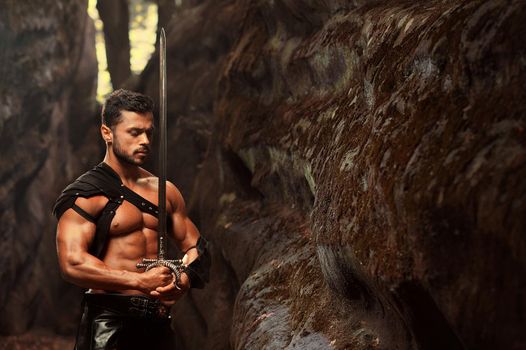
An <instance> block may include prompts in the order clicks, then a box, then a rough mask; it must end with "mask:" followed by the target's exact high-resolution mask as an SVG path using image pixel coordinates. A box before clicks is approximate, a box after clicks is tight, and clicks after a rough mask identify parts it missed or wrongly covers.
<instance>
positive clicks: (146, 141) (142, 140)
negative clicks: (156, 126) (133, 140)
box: [140, 132, 150, 145]
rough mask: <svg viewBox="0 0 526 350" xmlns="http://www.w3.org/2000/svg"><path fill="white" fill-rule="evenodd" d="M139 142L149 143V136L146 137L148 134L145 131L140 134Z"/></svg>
mask: <svg viewBox="0 0 526 350" xmlns="http://www.w3.org/2000/svg"><path fill="white" fill-rule="evenodd" d="M140 142H141V145H149V144H150V138H149V137H148V135H147V134H146V133H145V132H144V133H142V134H141V139H140Z"/></svg>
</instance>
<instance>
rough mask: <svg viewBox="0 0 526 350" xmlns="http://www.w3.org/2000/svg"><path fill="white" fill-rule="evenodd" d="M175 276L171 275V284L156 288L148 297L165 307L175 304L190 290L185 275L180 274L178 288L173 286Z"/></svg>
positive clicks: (188, 281)
mask: <svg viewBox="0 0 526 350" xmlns="http://www.w3.org/2000/svg"><path fill="white" fill-rule="evenodd" d="M174 283H175V275H173V274H172V280H171V283H170V284H168V285H165V286H161V287H157V288H156V289H155V290H154V291H152V292H150V295H151V296H153V297H156V298H158V299H159V300H161V301H162V302H163V304H165V305H167V306H171V305H173V304H175V303H176V302H177V301H178V300H179V299H181V297H182V296H183V295H184V293H186V291H187V290H188V289H190V280H189V279H188V276H187V275H186V273H182V274H181V280H180V281H179V284H178V286H179V288H181V289H180V290H179V289H177V287H176V286H175V284H174Z"/></svg>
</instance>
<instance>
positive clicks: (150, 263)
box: [137, 259, 186, 289]
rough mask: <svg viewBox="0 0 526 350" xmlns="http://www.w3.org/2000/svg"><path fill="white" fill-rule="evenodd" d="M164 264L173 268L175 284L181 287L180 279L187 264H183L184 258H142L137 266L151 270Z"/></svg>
mask: <svg viewBox="0 0 526 350" xmlns="http://www.w3.org/2000/svg"><path fill="white" fill-rule="evenodd" d="M158 266H164V267H167V268H169V269H170V270H172V273H173V274H174V275H175V283H176V284H175V286H176V288H178V289H180V288H179V281H180V280H181V273H182V272H184V271H185V270H186V266H184V264H183V260H182V259H174V260H171V259H166V260H165V259H142V262H140V263H137V268H138V269H142V268H146V270H145V271H149V270H151V269H153V268H154V267H158Z"/></svg>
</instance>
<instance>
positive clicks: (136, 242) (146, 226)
mask: <svg viewBox="0 0 526 350" xmlns="http://www.w3.org/2000/svg"><path fill="white" fill-rule="evenodd" d="M156 230H157V218H155V217H153V216H151V215H149V214H146V213H142V212H141V211H139V210H138V209H137V208H135V207H134V206H133V205H132V204H130V203H128V202H124V203H123V204H122V205H121V207H120V208H119V209H118V210H117V213H116V214H115V217H114V218H113V221H112V223H111V228H110V233H109V235H108V242H107V250H106V254H105V256H104V258H103V259H102V260H103V261H104V263H105V264H106V266H108V267H109V268H111V269H115V270H127V271H131V272H144V269H137V266H136V265H137V263H139V262H141V261H142V259H143V258H148V259H153V258H156V257H157V231H156ZM93 292H111V291H99V290H93ZM119 293H123V294H140V293H141V292H140V291H137V290H125V291H119Z"/></svg>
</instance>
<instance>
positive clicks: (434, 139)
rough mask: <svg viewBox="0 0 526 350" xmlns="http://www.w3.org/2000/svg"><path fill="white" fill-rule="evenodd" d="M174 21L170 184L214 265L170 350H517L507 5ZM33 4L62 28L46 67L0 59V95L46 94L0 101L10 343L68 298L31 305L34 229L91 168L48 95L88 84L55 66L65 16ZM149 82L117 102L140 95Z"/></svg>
mask: <svg viewBox="0 0 526 350" xmlns="http://www.w3.org/2000/svg"><path fill="white" fill-rule="evenodd" d="M182 3H183V5H182V6H178V7H177V8H176V10H175V13H174V16H173V17H172V19H171V21H170V22H169V25H168V27H167V34H168V74H169V82H168V83H169V85H168V91H169V105H168V113H169V118H170V125H171V126H170V128H171V129H170V134H171V139H170V145H169V147H170V150H171V154H170V163H171V164H172V167H171V169H170V170H169V171H170V174H169V177H170V178H171V179H173V180H174V182H175V183H176V184H177V185H178V186H179V187H180V189H181V190H182V192H183V194H184V195H185V198H186V199H187V206H188V208H189V209H190V216H191V218H192V219H193V220H194V221H195V222H196V224H197V226H198V227H199V228H200V231H201V233H202V234H203V235H204V236H206V237H207V238H208V239H209V240H210V242H211V245H212V253H213V266H212V274H211V276H212V278H211V281H210V284H209V285H208V286H207V288H206V289H204V290H192V291H191V292H190V293H189V294H188V296H187V297H185V298H184V299H183V300H182V301H181V302H180V303H178V305H177V306H176V308H175V312H174V327H175V330H176V332H177V334H178V335H179V340H180V346H179V347H178V348H181V349H226V348H234V349H293V348H296V349H375V348H377V349H463V348H469V349H471V348H473V349H496V348H502V349H522V348H525V347H526V338H525V335H524V332H522V330H523V329H524V328H525V326H526V325H525V310H524V304H525V302H526V295H525V293H526V258H525V256H526V239H525V238H524V235H523V233H524V232H526V225H525V224H526V221H525V219H524V216H523V215H522V214H523V213H524V211H525V209H526V181H524V178H526V120H525V118H524V115H525V112H526V92H525V90H524V88H523V84H524V81H526V52H525V51H526V46H525V45H524V43H523V41H522V38H523V37H525V36H526V4H524V2H522V1H518V0H516V1H499V0H495V1H463V2H458V1H428V2H426V4H425V5H415V4H414V2H410V1H389V2H381V1H352V2H347V1H345V2H344V1H288V0H280V1H260V2H253V1H243V0H237V1H205V2H197V1H187V2H182ZM54 4H55V3H53V4H51V3H49V4H48V5H49V6H48V7H46V9H47V8H49V10H42V11H43V12H42V14H47V17H53V16H51V15H50V14H52V13H58V14H63V13H69V14H70V16H71V17H69V16H68V21H65V22H63V23H62V22H61V23H54V22H53V23H54V24H53V26H51V27H50V28H52V29H47V30H44V31H43V34H42V33H41V32H40V31H39V33H41V35H43V37H44V38H45V39H47V40H55V41H57V42H56V43H55V46H53V45H46V46H45V48H46V49H47V50H57V51H56V53H57V56H53V55H51V56H52V57H57V61H56V62H55V61H54V60H47V59H46V60H44V59H42V60H39V61H38V62H39V65H38V69H37V68H33V70H32V71H31V70H29V69H28V68H27V66H26V65H27V64H28V63H27V61H24V60H20V61H17V60H14V62H15V66H14V67H15V68H16V69H18V71H16V72H19V73H20V74H18V73H17V74H14V73H13V74H14V75H12V77H13V78H12V79H15V78H14V77H19V76H23V75H21V73H24V72H25V73H24V74H28V75H29V76H32V77H33V76H36V77H44V78H45V77H47V79H48V80H46V81H45V84H44V83H41V85H38V86H39V89H40V90H38V91H39V92H38V94H36V93H35V94H31V93H30V92H28V90H24V89H23V86H25V85H23V84H21V83H20V84H19V85H16V84H15V85H14V87H13V86H5V85H0V87H1V88H2V94H0V98H3V99H4V100H5V101H3V102H2V103H1V104H0V106H2V107H0V108H2V109H1V110H2V115H1V117H2V119H1V120H2V123H3V124H2V129H1V132H2V135H3V136H4V140H22V139H23V140H24V142H21V143H20V145H23V146H20V147H15V144H14V143H13V142H11V143H10V142H8V143H6V145H7V147H6V152H4V154H6V155H7V158H2V167H1V171H2V177H1V178H2V179H3V180H2V185H1V186H2V187H1V190H2V198H3V201H2V204H1V205H2V214H1V215H2V216H1V217H2V224H3V227H5V228H6V229H5V230H4V231H2V236H1V238H2V241H1V243H0V244H1V245H2V246H1V247H2V251H9V252H11V251H13V253H12V254H11V253H10V254H6V255H2V258H0V259H2V260H1V261H0V262H1V263H2V264H0V266H2V269H1V270H0V271H1V273H2V289H1V295H0V306H1V307H2V310H7V313H2V314H1V315H0V321H1V322H2V324H1V325H2V328H0V329H2V332H7V333H11V332H14V330H16V329H21V328H24V327H27V326H28V324H29V323H30V322H29V320H30V319H32V317H33V316H34V315H35V314H34V313H32V311H31V312H29V313H28V312H26V311H23V310H25V308H27V307H29V310H40V311H39V312H37V313H36V314H37V315H41V314H42V312H43V311H45V310H51V309H52V308H53V307H56V304H53V302H52V300H56V295H58V291H61V293H64V294H63V295H66V296H71V297H70V299H71V300H74V297H73V295H75V294H74V293H73V292H72V291H69V292H64V289H63V288H64V287H63V285H62V284H60V282H58V277H56V279H53V278H52V279H51V281H52V282H51V283H50V284H49V286H47V285H46V288H45V289H42V291H41V292H38V285H39V284H43V283H39V284H37V285H35V284H34V283H35V282H34V281H35V280H37V281H43V280H44V276H47V275H46V274H45V273H44V272H45V271H48V270H52V269H53V268H54V267H53V268H51V267H50V266H52V265H53V264H54V260H53V259H54V257H53V259H52V258H51V256H52V254H51V253H49V252H51V251H53V246H52V244H53V243H52V242H50V241H46V239H45V237H49V235H52V230H51V227H53V225H54V224H53V223H52V221H48V220H51V218H48V217H46V215H48V214H47V213H48V207H49V205H50V203H51V202H52V200H53V199H54V197H55V196H56V193H57V192H58V191H59V190H60V188H62V187H63V185H64V184H65V183H66V182H67V181H66V179H65V178H67V177H69V178H68V179H67V180H70V179H71V178H73V177H74V176H73V175H76V174H78V173H79V172H80V171H77V168H75V167H81V165H82V164H83V163H81V164H78V163H77V162H75V161H74V160H73V159H71V157H72V155H73V154H87V156H86V158H85V159H86V162H87V163H86V164H93V163H94V162H96V157H92V155H94V154H96V149H95V148H94V149H93V150H92V151H91V153H90V152H85V151H84V150H83V149H81V148H80V147H82V146H81V145H84V144H86V142H85V139H82V138H78V136H79V132H78V130H80V127H79V126H78V125H83V124H82V123H83V121H82V120H81V121H78V120H75V122H74V123H73V122H71V121H70V119H68V118H66V117H65V116H66V115H71V116H72V115H79V114H78V113H77V114H67V113H65V112H64V111H66V110H68V108H67V106H75V105H78V104H77V103H74V101H77V100H75V99H73V100H71V99H72V98H73V97H71V96H72V95H71V93H72V92H71V91H74V90H72V88H71V86H70V85H67V84H65V83H64V82H66V81H69V80H68V77H72V76H74V77H77V78H75V81H76V82H78V83H79V84H81V83H80V82H81V81H84V82H86V81H91V80H89V79H87V80H82V79H81V78H80V76H84V77H87V76H89V75H82V74H80V73H79V72H91V70H90V69H88V68H85V70H80V71H76V72H77V73H75V72H73V71H69V70H68V69H69V68H71V67H73V65H71V66H70V65H68V64H64V63H63V62H70V61H69V59H70V58H69V57H70V55H69V54H66V52H77V51H74V50H78V48H79V47H80V46H79V45H80V43H81V42H82V40H80V39H81V38H83V37H84V35H83V34H81V33H85V32H84V31H83V29H81V24H80V23H81V22H82V21H79V19H81V18H84V17H83V16H85V14H84V12H83V11H84V10H82V11H81V9H80V7H78V5H69V4H68V5H66V4H65V3H61V2H57V4H62V5H54ZM11 5H12V8H13V9H15V10H13V11H12V12H9V13H7V14H5V13H2V14H1V16H3V18H2V21H1V23H2V25H3V26H2V27H0V30H1V31H0V34H1V36H2V38H3V37H4V36H5V37H8V38H11V39H10V40H12V38H14V37H15V36H17V35H20V37H17V38H18V40H16V41H14V40H12V41H4V40H2V41H0V42H1V43H2V45H3V43H4V42H7V43H10V44H9V45H11V46H14V45H15V42H16V43H22V44H23V47H24V48H25V49H26V50H33V49H32V46H31V45H36V41H31V40H27V41H25V40H22V39H23V38H31V36H24V35H22V34H20V33H23V30H21V29H17V28H14V27H13V24H10V25H9V26H8V25H6V23H13V21H12V20H9V21H8V20H7V19H9V18H12V17H9V16H15V15H18V14H19V13H22V12H21V11H22V10H21V9H22V8H23V5H21V4H19V3H14V2H13V4H11ZM45 11H50V12H45ZM53 11H55V12H53ZM26 12H27V11H26ZM24 16H29V17H28V18H32V17H31V16H33V12H27V14H26V15H24ZM35 16H36V15H35ZM75 16H78V17H75ZM44 17H46V16H44ZM47 17H46V18H47ZM4 18H5V19H4ZM72 18H76V19H77V20H73V19H72ZM166 18H168V17H167V16H165V17H164V20H166ZM37 23H38V22H37ZM65 38H66V39H65ZM90 40H91V39H90ZM17 45H19V44H17ZM24 45H27V46H24ZM5 51H6V50H3V52H5ZM11 51H12V50H9V52H11ZM37 52H38V51H37ZM53 52H55V51H53ZM59 53H61V54H62V55H63V56H60V54H59ZM4 55H5V54H4ZM66 56H67V57H66ZM2 57H4V56H2ZM20 57H25V56H20ZM61 57H62V58H61ZM76 57H79V56H76ZM82 57H84V58H85V59H86V57H85V56H84V55H83V56H82ZM29 62H31V61H29ZM58 62H60V64H59V63H58ZM81 62H85V66H84V67H91V66H90V65H89V64H88V62H91V61H89V60H88V59H86V61H84V60H81ZM156 62H157V58H156V57H154V58H153V59H152V61H151V62H150V64H149V65H148V66H147V67H146V69H145V71H144V72H143V74H142V76H141V78H140V80H139V82H138V85H137V86H136V89H137V90H140V91H143V92H146V93H148V94H150V95H152V96H157V74H158V73H157V68H158V67H157V64H156ZM59 65H60V69H61V72H62V70H64V69H65V71H64V72H62V75H60V74H59V75H56V74H48V73H45V74H44V73H42V74H41V75H38V74H36V73H37V72H40V69H41V68H42V67H49V68H48V70H49V71H50V72H53V69H58V68H57V67H58V66H59ZM2 67H4V65H2ZM30 67H32V66H30ZM66 68H67V69H66ZM48 70H44V72H47V71H48ZM27 72H30V73H27ZM6 74H8V73H6ZM9 74H11V73H9ZM79 74H80V76H79ZM10 77H11V76H10ZM16 79H19V78H16ZM70 79H73V78H70ZM8 81H9V80H8ZM21 81H23V80H21ZM60 83H62V85H61V84H60ZM48 86H50V87H52V88H53V89H51V90H44V88H45V87H48ZM64 86H66V88H64ZM59 87H60V88H59ZM44 91H45V93H44ZM4 92H5V93H4ZM70 98H71V99H70ZM28 99H31V101H35V103H36V104H35V105H34V107H32V108H31V109H30V108H26V105H27V103H26V102H25V101H28ZM37 102H38V103H37ZM6 106H7V107H6ZM32 106H33V105H32ZM6 116H7V117H6ZM51 116H54V117H53V118H52V117H51ZM70 118H71V117H70ZM86 120H87V119H86ZM46 121H47V122H46ZM65 121H69V122H68V124H67V125H69V126H67V127H66V126H64V125H63V124H62V123H61V122H65ZM84 122H85V121H84ZM40 123H41V124H40ZM8 126H9V128H8ZM13 130H15V132H13ZM75 130H77V131H75ZM15 135H16V136H15ZM33 135H35V137H33ZM55 135H56V137H55ZM82 135H83V136H84V133H83V134H82ZM6 137H8V138H6ZM88 144H90V143H88ZM91 144H92V142H91ZM30 145H31V146H30ZM84 147H87V146H84ZM91 147H93V146H91ZM90 157H91V158H90ZM57 164H58V165H57ZM13 165H14V166H13ZM61 171H62V172H61ZM63 173H66V174H67V176H66V177H64V176H63ZM57 174H60V175H57ZM53 178H60V179H61V181H62V180H63V181H62V182H61V183H60V184H59V183H53V184H49V181H50V179H53ZM24 190H25V191H24ZM15 191H18V192H15ZM28 193H31V194H32V196H31V197H29V194H28ZM33 193H36V194H37V195H36V197H35V196H33ZM30 198H38V200H30ZM26 205H30V208H31V210H30V211H29V212H30V213H31V215H32V216H31V217H30V218H29V219H26V217H25V216H23V215H27V214H25V213H26V212H25V211H24V210H23V209H25V206H26ZM21 217H23V218H24V223H23V225H22V226H16V225H15V223H17V222H20V218H21ZM46 225H47V226H46ZM40 227H49V229H47V228H46V230H47V231H46V232H44V233H43V232H41V231H39V230H37V228H40ZM19 232H22V234H21V235H24V236H23V237H24V239H23V240H21V239H18V238H15V237H19V236H15V233H16V234H18V233H19ZM31 235H33V236H31ZM42 242H47V243H42ZM26 245H29V248H28V247H25V246H26ZM13 247H15V249H13ZM22 248H23V249H22ZM22 252H23V253H22ZM27 252H33V253H34V254H36V256H38V257H39V258H37V259H36V260H35V262H32V260H31V258H32V256H33V255H31V254H28V253H27ZM53 254H54V253H53ZM43 271H44V272H43ZM17 276H18V277H17ZM36 276H39V277H36ZM54 278H55V277H54ZM4 281H7V284H4ZM29 281H31V283H29ZM21 283H22V284H25V285H28V286H29V287H28V288H27V291H24V293H25V294H24V295H23V296H22V297H21V298H15V294H16V293H17V292H19V289H17V288H15V286H19V285H20V284H21ZM4 285H7V286H9V288H6V287H4ZM39 293H41V294H43V295H44V296H46V297H47V299H46V298H44V299H42V298H39V299H35V298H36V297H37V296H42V295H41V294H39ZM12 300H18V301H17V302H14V303H13V302H11V303H10V304H9V305H8V301H12ZM31 300H47V301H45V302H44V304H43V305H40V306H39V307H36V308H32V307H31V306H33V304H31ZM64 302H65V303H66V304H67V303H68V301H67V300H65V301H64ZM55 303H56V302H55ZM68 305H71V308H72V309H75V310H76V305H74V303H73V301H70V302H69V304H68ZM6 308H7V309H6ZM15 314H17V315H22V316H21V318H20V319H19V320H18V321H17V324H18V326H17V327H18V328H16V329H15V328H13V327H12V326H11V325H10V324H8V323H7V321H9V320H11V319H13V315H15ZM57 315H58V316H57V319H58V320H59V321H57V320H55V321H54V322H55V323H54V324H58V323H62V324H64V323H65V322H60V320H66V318H67V317H71V311H69V310H68V314H67V315H65V314H64V315H62V314H61V313H59V314H57ZM37 320H38V317H37ZM37 323H38V322H37ZM6 327H7V328H6ZM10 327H11V328H10Z"/></svg>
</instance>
